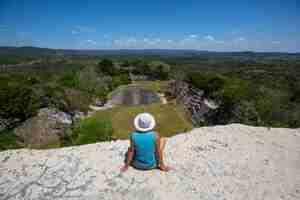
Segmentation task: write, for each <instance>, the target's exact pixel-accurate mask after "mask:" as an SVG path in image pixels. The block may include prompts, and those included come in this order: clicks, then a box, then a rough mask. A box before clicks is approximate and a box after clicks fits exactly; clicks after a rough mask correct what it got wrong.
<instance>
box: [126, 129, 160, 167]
mask: <svg viewBox="0 0 300 200" xmlns="http://www.w3.org/2000/svg"><path fill="white" fill-rule="evenodd" d="M131 139H132V142H133V145H134V150H135V152H134V157H133V162H132V165H133V166H134V167H136V168H139V169H151V168H154V167H156V164H157V161H156V135H155V132H153V131H149V132H142V133H140V132H133V133H132V134H131Z"/></svg>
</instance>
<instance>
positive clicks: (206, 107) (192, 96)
mask: <svg viewBox="0 0 300 200" xmlns="http://www.w3.org/2000/svg"><path fill="white" fill-rule="evenodd" d="M169 93H170V95H171V96H172V97H174V98H177V99H178V100H180V101H181V102H183V104H184V105H185V107H186V109H187V110H188V111H189V112H190V114H191V116H192V121H193V123H195V124H198V123H199V122H200V123H201V122H204V121H205V116H206V115H207V114H209V113H210V112H212V111H213V110H215V109H216V108H217V106H211V104H215V103H214V102H213V101H212V100H209V99H207V98H206V97H205V95H204V91H203V90H201V89H198V88H195V87H193V86H191V85H189V84H188V83H186V82H184V81H171V82H170V86H169Z"/></svg>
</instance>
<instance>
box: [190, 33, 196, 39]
mask: <svg viewBox="0 0 300 200" xmlns="http://www.w3.org/2000/svg"><path fill="white" fill-rule="evenodd" d="M197 37H198V35H195V34H191V35H189V38H193V39H195V38H197Z"/></svg>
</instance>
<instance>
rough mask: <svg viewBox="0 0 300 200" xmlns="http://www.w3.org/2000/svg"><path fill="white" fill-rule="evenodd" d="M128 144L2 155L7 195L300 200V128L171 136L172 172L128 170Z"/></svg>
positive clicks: (0, 195)
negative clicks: (121, 169) (126, 161)
mask: <svg viewBox="0 0 300 200" xmlns="http://www.w3.org/2000/svg"><path fill="white" fill-rule="evenodd" d="M128 145H129V141H126V140H122V141H115V142H103V143H97V144H90V145H83V146H77V147H69V148H62V149H52V150H29V149H21V150H14V151H4V152H0V199H1V200H15V199H16V200H17V199H25V200H27V199H28V200H29V199H30V200H37V199H45V200H48V199H49V200H52V199H55V200H67V199H70V200H77V199H78V200H85V199H88V200H96V199H97V200H99V199H104V200H105V199H109V200H111V199H113V200H119V199H129V200H135V199H137V200H140V199H144V200H154V199H155V200H159V199H162V200H165V199H172V200H173V199H174V200H177V199H179V200H181V199H191V200H193V199H195V200H198V199H207V200H224V199H229V200H231V199H238V200H256V199H264V200H277V199H278V200H279V199H289V200H299V199H300V189H299V188H300V129H285V128H270V129H268V128H265V127H251V126H245V125H241V124H232V125H227V126H215V127H203V128H198V129H193V130H192V131H190V132H188V133H185V134H180V135H177V136H174V137H172V138H169V139H167V144H166V149H165V153H164V157H165V159H166V164H167V165H170V166H171V167H173V168H175V170H173V171H170V172H168V173H164V172H161V171H158V170H150V171H138V170H135V169H133V168H129V170H128V171H127V172H125V173H120V167H121V166H122V165H123V161H124V154H125V152H126V150H127V148H128Z"/></svg>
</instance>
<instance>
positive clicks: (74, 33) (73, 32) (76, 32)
mask: <svg viewBox="0 0 300 200" xmlns="http://www.w3.org/2000/svg"><path fill="white" fill-rule="evenodd" d="M71 33H72V34H73V35H76V34H78V33H79V31H76V30H72V31H71Z"/></svg>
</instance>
